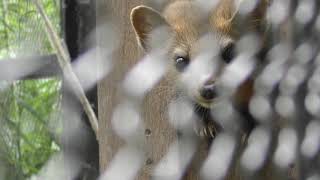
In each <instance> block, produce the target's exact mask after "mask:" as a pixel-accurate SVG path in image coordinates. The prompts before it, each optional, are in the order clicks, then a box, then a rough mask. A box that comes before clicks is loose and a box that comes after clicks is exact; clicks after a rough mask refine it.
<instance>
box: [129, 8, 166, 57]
mask: <svg viewBox="0 0 320 180" xmlns="http://www.w3.org/2000/svg"><path fill="white" fill-rule="evenodd" d="M131 24H132V26H133V29H134V31H135V33H136V37H137V40H138V43H139V45H140V46H141V47H142V48H143V49H144V50H145V51H150V50H151V49H154V48H160V47H163V46H164V44H165V43H166V42H167V41H168V40H169V39H170V37H171V36H172V31H171V28H170V25H169V24H168V23H167V22H166V20H165V18H164V17H162V15H161V14H160V13H159V12H157V11H156V10H154V9H152V8H151V7H147V6H137V7H135V8H133V9H132V11H131Z"/></svg>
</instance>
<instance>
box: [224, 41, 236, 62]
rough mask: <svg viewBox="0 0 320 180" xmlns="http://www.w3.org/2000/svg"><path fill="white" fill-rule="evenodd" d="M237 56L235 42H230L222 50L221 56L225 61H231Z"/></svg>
mask: <svg viewBox="0 0 320 180" xmlns="http://www.w3.org/2000/svg"><path fill="white" fill-rule="evenodd" d="M234 56H235V45H234V44H233V43H231V44H228V45H227V46H226V47H224V48H223V49H222V51H221V58H222V60H223V61H224V62H225V63H230V62H231V61H232V59H233V58H234Z"/></svg>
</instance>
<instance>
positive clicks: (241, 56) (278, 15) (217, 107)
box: [0, 0, 320, 180]
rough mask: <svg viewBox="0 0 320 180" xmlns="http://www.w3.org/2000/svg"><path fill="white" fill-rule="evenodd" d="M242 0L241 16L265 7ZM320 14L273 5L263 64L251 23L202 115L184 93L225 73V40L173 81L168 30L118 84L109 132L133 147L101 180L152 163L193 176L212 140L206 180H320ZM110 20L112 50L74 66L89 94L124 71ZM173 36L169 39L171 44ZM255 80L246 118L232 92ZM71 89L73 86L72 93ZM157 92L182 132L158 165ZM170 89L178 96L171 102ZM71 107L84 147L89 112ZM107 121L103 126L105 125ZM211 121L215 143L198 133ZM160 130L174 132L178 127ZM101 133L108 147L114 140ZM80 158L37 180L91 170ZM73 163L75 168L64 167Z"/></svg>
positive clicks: (69, 115) (100, 49) (210, 41)
mask: <svg viewBox="0 0 320 180" xmlns="http://www.w3.org/2000/svg"><path fill="white" fill-rule="evenodd" d="M221 1H227V0H221ZM235 2H236V4H237V3H238V4H239V7H238V11H239V19H246V18H247V17H248V14H249V13H250V12H251V11H252V10H253V9H254V7H255V6H256V5H257V4H258V3H259V2H260V1H258V0H241V1H236V0H235ZM164 3H166V2H164V1H154V2H152V3H151V4H152V5H154V6H155V7H154V8H155V9H161V8H163V7H165V5H164ZM195 3H198V5H199V6H200V8H202V10H203V12H204V13H201V15H203V16H207V15H208V13H207V12H209V11H210V10H211V9H212V8H213V7H215V6H217V4H218V3H219V2H218V1H214V0H213V1H210V2H207V1H202V0H197V1H195ZM319 8H320V2H318V1H317V0H300V1H297V0H291V1H290V0H273V1H270V4H269V5H268V9H267V22H268V25H267V32H268V36H267V40H266V41H267V42H268V46H267V48H266V49H264V51H265V52H264V55H265V56H264V61H259V58H260V57H256V56H255V54H256V53H257V52H259V51H260V47H259V44H261V39H259V38H257V37H256V34H253V33H249V31H248V32H247V31H246V29H247V27H246V24H242V26H241V28H243V31H241V37H239V38H238V41H236V42H235V46H236V50H237V53H236V55H235V57H234V58H233V60H232V61H231V62H230V63H228V64H226V65H224V66H223V68H224V71H222V72H221V75H220V79H219V83H218V85H217V86H218V95H219V96H218V97H217V99H218V102H217V103H215V104H214V105H211V106H210V107H205V108H202V107H200V109H199V108H198V109H197V107H195V104H194V102H192V101H190V97H189V96H190V94H188V93H184V92H182V91H183V90H185V91H186V90H194V89H195V88H196V87H198V86H199V83H200V82H201V78H202V74H203V73H209V74H210V73H213V72H219V68H220V67H221V66H220V65H219V64H218V63H216V62H212V61H211V60H212V59H213V58H215V57H216V56H217V54H218V47H217V43H218V40H217V39H216V38H215V37H214V36H211V35H210V34H209V35H208V34H206V35H204V36H203V37H201V38H200V39H199V40H198V42H199V44H200V45H199V47H200V48H199V49H200V50H201V53H200V55H198V56H197V57H195V59H196V60H194V61H193V62H192V63H190V66H189V68H188V69H187V70H186V71H183V72H181V73H180V74H179V75H177V76H176V75H172V74H171V73H172V67H171V65H172V63H168V62H169V61H168V59H169V57H168V53H167V52H168V51H169V50H170V49H166V48H167V47H166V45H167V44H166V43H172V41H171V40H172V39H170V38H168V34H166V32H167V29H166V28H163V27H162V26H160V27H159V28H158V29H154V30H153V32H152V33H153V34H152V36H151V38H150V39H151V40H150V41H152V42H151V44H152V47H153V48H151V49H150V50H149V51H147V53H146V54H145V55H144V57H142V58H141V59H140V60H139V62H137V63H136V64H135V65H134V66H133V67H132V68H131V69H130V70H129V72H126V73H127V74H126V75H125V76H124V78H123V79H122V80H118V81H117V82H113V83H116V84H117V85H116V86H120V88H119V89H121V91H122V92H121V93H122V96H123V98H121V102H119V103H118V105H117V106H116V107H115V108H114V110H113V112H112V115H111V117H112V118H111V123H110V124H111V126H112V127H110V128H109V129H112V131H113V132H114V133H115V134H116V135H117V136H118V137H120V138H121V139H122V141H123V143H124V145H123V146H122V147H120V149H119V150H118V151H117V152H115V153H114V152H112V151H113V149H111V148H110V149H108V150H107V152H103V153H114V154H115V155H114V157H112V160H111V161H110V163H109V164H108V167H107V168H106V169H105V170H103V171H102V172H101V176H100V177H99V179H100V180H115V179H117V180H131V179H132V180H133V179H136V178H137V177H140V176H139V173H140V172H141V171H145V165H148V164H153V163H154V164H155V165H154V166H153V168H152V170H151V171H148V173H149V177H148V178H150V179H168V180H171V179H172V180H173V179H184V178H185V177H186V174H188V171H189V170H190V169H192V168H193V161H194V157H197V153H201V152H199V151H198V148H199V147H200V144H201V143H202V142H203V140H204V139H205V141H206V142H207V143H208V145H209V147H208V148H207V154H206V155H205V158H204V159H203V161H202V162H201V163H200V165H199V164H198V166H199V167H198V169H200V170H199V174H200V175H199V176H200V177H201V179H232V178H233V179H249V180H250V179H308V180H313V179H320V170H319V169H320V161H319V160H320V159H319V157H320V153H319V150H320V119H319V117H320V94H319V93H320V51H319V34H320V14H319ZM201 18H203V17H200V19H201ZM203 19H205V18H203ZM108 23H109V22H105V24H102V25H100V26H99V27H97V28H96V32H95V33H93V36H95V35H99V34H104V36H103V37H106V38H110V39H111V40H110V39H104V44H102V45H100V44H99V45H97V47H93V48H92V49H91V50H90V51H88V52H87V53H85V54H83V55H81V56H79V58H78V59H77V60H76V61H75V62H74V63H73V64H72V66H73V70H74V71H75V72H76V74H77V75H78V78H79V79H80V82H81V83H82V84H81V85H82V87H84V90H88V89H90V88H91V87H92V86H93V85H95V84H96V83H99V82H100V81H101V80H103V78H104V77H108V76H112V75H113V74H112V73H119V72H115V71H116V70H117V66H115V64H116V62H113V61H112V58H113V53H114V52H115V51H117V50H118V49H119V48H120V47H119V44H118V43H115V42H116V39H117V38H122V36H121V33H118V34H117V31H116V30H115V29H114V28H113V27H112V26H111V25H110V24H108ZM118 23H119V22H118ZM205 25H207V24H203V26H205ZM132 33H133V32H132ZM164 39H169V40H168V41H165V42H164V41H163V40H164ZM127 43H131V42H127ZM263 43H265V42H263ZM120 45H121V44H120ZM123 46H125V45H123ZM130 50H131V49H125V50H124V51H123V52H122V53H128V54H130ZM0 53H1V51H0ZM0 55H1V54H0ZM120 57H122V56H120ZM97 64H99V65H101V66H100V67H98V66H97ZM102 64H103V66H102ZM217 67H218V68H217ZM97 69H98V70H97ZM97 71H98V72H97ZM172 76H174V78H172ZM168 77H169V78H168ZM170 77H171V78H170ZM249 77H250V78H251V79H253V92H252V96H251V97H250V99H249V103H248V112H246V114H243V112H242V111H241V110H242V109H238V107H237V106H236V105H235V104H234V99H233V95H234V94H235V93H236V91H237V89H238V88H239V87H240V86H241V85H242V83H244V82H245V81H246V79H248V78H249ZM164 79H165V80H168V81H171V83H169V86H168V84H165V85H164V86H161V85H162V84H161V82H162V80H164ZM119 82H120V83H119ZM108 85H110V84H108ZM159 86H160V87H159ZM66 88H70V89H72V88H71V87H70V86H66ZM162 88H163V89H162ZM0 89H1V87H0ZM154 89H157V90H159V92H157V93H158V94H157V95H159V97H158V101H160V102H162V101H168V102H169V103H168V104H167V106H166V107H165V108H166V110H163V116H166V118H165V119H166V120H167V121H168V123H169V124H170V126H171V127H172V128H173V129H174V130H175V131H176V132H175V135H174V136H175V137H174V138H173V141H172V142H168V144H170V146H169V148H168V149H167V150H165V152H166V153H165V155H164V156H162V157H161V158H160V160H159V161H156V162H154V160H153V159H149V157H148V156H147V155H146V154H147V153H146V152H147V151H152V150H150V149H148V146H147V145H146V139H147V138H148V137H150V136H153V133H154V132H151V131H150V129H148V128H147V125H146V122H145V119H144V117H143V113H145V112H144V111H146V110H145V109H143V108H144V106H143V105H142V104H143V102H144V101H145V100H146V99H147V98H148V96H149V95H150V94H149V93H150V92H151V91H152V90H154ZM181 89H182V91H181V92H180V90H181ZM71 91H72V90H71ZM164 91H169V92H170V93H171V92H172V93H173V95H172V94H171V95H172V96H169V95H166V94H165V93H164ZM161 93H163V94H164V95H162V94H161ZM98 98H102V97H98ZM107 98H109V99H108V100H109V101H112V100H113V98H112V97H107ZM159 106H160V105H159ZM62 108H63V117H62V118H63V120H65V121H68V124H69V126H66V127H64V128H65V130H64V133H63V134H62V135H63V136H65V137H67V139H68V142H70V141H72V145H74V147H72V148H74V149H82V146H85V144H86V140H87V139H86V133H85V132H84V131H83V128H84V127H83V125H82V122H81V121H80V120H81V117H80V112H81V110H80V108H78V107H75V106H73V105H72V103H71V102H67V103H66V104H65V105H64V106H62ZM149 110H150V109H148V111H149ZM155 110H157V111H158V110H159V109H155ZM160 110H161V109H160ZM99 111H105V109H99ZM149 113H151V114H153V113H154V112H149ZM199 113H202V114H203V113H205V116H200V117H199ZM207 117H211V118H207ZM212 117H213V118H212ZM206 118H207V119H206ZM103 120H104V119H99V123H101V122H102V121H103ZM204 120H209V121H210V122H206V121H205V122H204ZM211 121H212V122H211ZM247 121H250V122H253V123H252V124H253V125H250V131H247V129H245V127H246V126H247V124H246V123H245V122H247ZM212 124H213V126H214V127H216V130H215V132H205V134H206V135H208V134H209V135H210V137H209V138H208V137H203V136H202V135H201V133H200V134H199V133H198V130H199V129H201V128H203V127H205V126H208V125H212ZM99 128H101V126H100V124H99ZM100 130H101V129H99V130H97V131H96V133H98V131H100ZM208 131H209V130H208ZM159 132H160V130H159ZM161 132H164V133H166V132H168V133H170V132H169V130H168V131H166V130H164V131H161ZM99 133H100V132H99ZM158 134H160V135H159V137H156V138H158V139H159V141H160V140H161V141H162V139H161V138H163V136H161V133H158ZM96 135H97V137H98V140H99V141H102V138H106V137H103V136H101V134H100V136H98V134H96ZM68 142H63V143H66V144H67V143H68ZM154 143H157V142H154ZM66 146H68V145H66ZM72 152H73V151H72ZM72 152H67V151H63V152H61V154H57V155H56V156H54V157H52V159H51V160H50V161H49V162H48V163H47V165H46V166H45V167H44V168H43V169H42V171H41V172H40V173H39V174H38V175H35V176H34V177H33V179H74V178H75V177H76V175H77V174H78V173H79V171H80V169H81V168H83V166H85V165H84V164H82V162H81V160H80V159H81V158H79V157H77V156H76V155H74V154H73V153H72ZM100 153H102V152H100ZM62 155H63V156H62ZM101 157H102V158H103V157H104V156H101ZM65 162H67V163H66V164H65V166H66V167H67V168H66V169H67V170H65V169H64V168H62V166H63V164H64V163H65ZM234 169H235V170H234ZM232 173H233V175H230V174H232ZM0 177H1V176H0Z"/></svg>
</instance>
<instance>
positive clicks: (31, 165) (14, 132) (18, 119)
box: [0, 79, 61, 180]
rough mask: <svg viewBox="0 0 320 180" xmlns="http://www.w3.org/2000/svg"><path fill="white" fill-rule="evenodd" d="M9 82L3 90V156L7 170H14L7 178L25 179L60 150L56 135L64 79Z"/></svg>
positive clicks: (0, 131) (0, 109)
mask: <svg viewBox="0 0 320 180" xmlns="http://www.w3.org/2000/svg"><path fill="white" fill-rule="evenodd" d="M6 85H7V87H5V90H2V91H1V93H0V99H1V101H0V117H1V119H0V123H1V125H2V126H0V144H1V146H0V159H1V162H4V163H3V164H6V165H3V166H5V167H6V168H7V170H6V171H8V168H11V169H14V171H15V173H13V174H10V173H8V175H7V177H5V179H8V180H9V179H25V178H28V177H30V176H31V175H32V174H35V173H37V172H38V171H39V170H40V168H41V167H42V166H43V165H44V164H45V163H46V161H47V160H48V159H49V157H50V155H52V154H53V153H54V152H57V151H59V146H58V145H57V144H56V142H55V136H54V135H55V134H57V133H59V131H61V125H59V109H60V103H59V102H60V98H61V95H60V91H59V89H60V88H61V82H60V81H59V80H57V79H42V80H25V81H18V82H14V83H12V84H10V85H9V84H6ZM60 124H61V123H60ZM0 166H1V164H0ZM9 171H12V170H10V169H9ZM0 177H1V176H0Z"/></svg>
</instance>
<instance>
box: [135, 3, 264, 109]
mask: <svg viewBox="0 0 320 180" xmlns="http://www.w3.org/2000/svg"><path fill="white" fill-rule="evenodd" d="M242 1H246V0H240V1H239V0H221V1H220V2H219V3H217V4H216V5H215V6H214V8H212V9H210V10H208V9H206V7H203V6H201V5H200V4H199V3H198V2H196V1H188V0H182V1H176V2H173V3H171V4H169V5H168V6H167V7H166V8H165V10H164V12H163V13H160V12H157V11H156V10H154V9H152V8H150V7H147V6H138V7H136V8H134V9H133V10H132V12H131V23H132V25H133V27H134V30H135V33H136V36H137V40H138V43H139V44H140V46H141V47H142V48H143V49H144V50H145V51H146V52H149V51H152V50H153V49H154V48H164V47H162V46H158V45H157V43H159V42H160V41H162V42H169V43H170V44H169V48H168V63H170V64H171V65H172V66H171V67H172V69H173V71H175V74H176V75H179V74H181V73H183V72H185V71H186V70H187V69H188V68H189V66H190V65H191V64H194V63H195V62H196V61H197V60H198V59H206V58H201V56H203V55H205V54H206V53H207V55H208V56H207V57H210V58H209V60H208V64H207V68H205V69H206V70H203V69H202V70H201V71H202V72H200V76H198V77H199V79H195V80H194V81H195V82H196V83H195V84H196V85H195V86H193V87H195V88H191V89H188V92H187V93H188V95H189V96H190V97H192V98H193V100H194V101H196V102H197V103H199V104H201V105H203V106H206V107H208V106H210V105H211V103H212V102H214V100H215V98H216V97H217V91H216V81H218V80H219V76H220V74H221V72H223V69H224V67H225V66H226V65H227V64H228V63H230V62H231V61H232V60H233V58H234V56H235V53H236V48H235V47H236V46H235V45H236V42H237V41H238V40H239V38H240V37H241V35H242V34H243V33H246V32H243V29H246V31H252V32H256V33H257V34H260V35H261V34H263V27H264V20H265V14H266V13H265V12H266V8H267V4H268V0H260V1H259V0H258V1H255V2H256V4H254V5H255V6H254V8H252V11H250V13H249V14H247V15H246V16H245V18H242V17H243V16H241V18H240V15H239V7H240V6H239V3H242ZM251 5H253V4H251ZM240 21H245V22H240ZM241 25H245V26H246V27H242V26H241ZM158 29H161V31H162V32H164V33H165V34H166V35H164V36H160V39H159V35H158V34H157V33H154V31H157V30H158ZM152 33H154V34H152ZM169 40H170V41H169ZM204 57H206V56H204ZM207 59H208V58H207ZM196 73H199V72H196ZM201 73H202V74H201Z"/></svg>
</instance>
